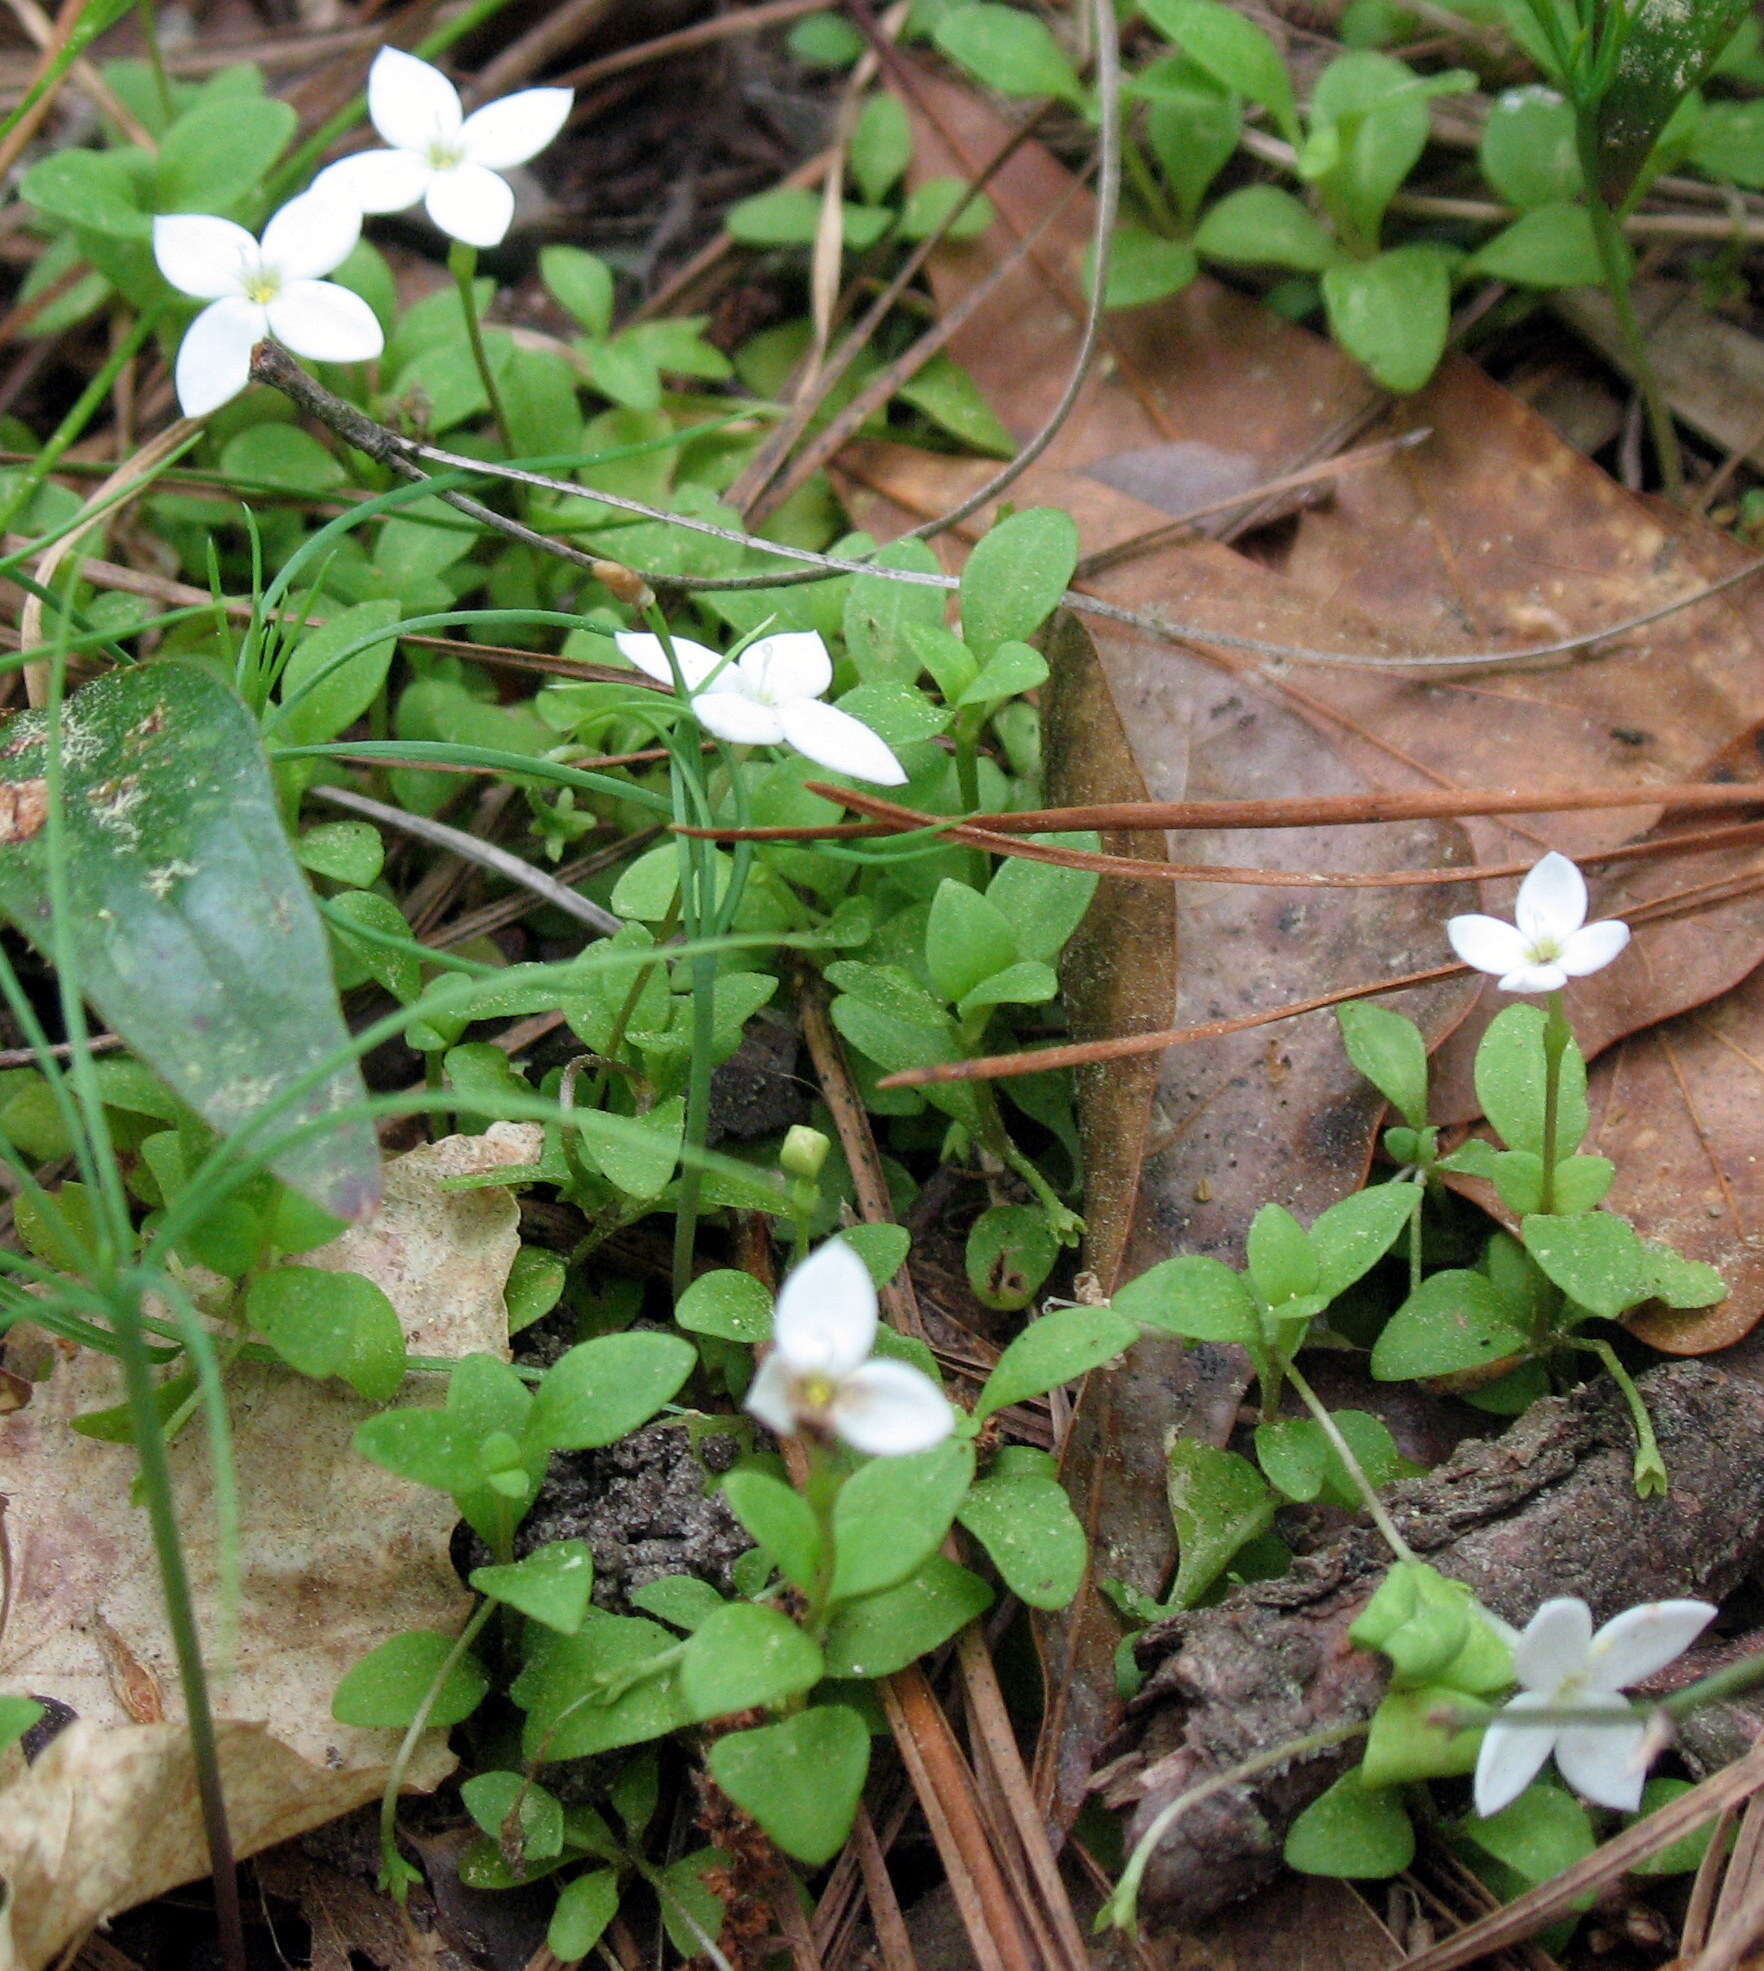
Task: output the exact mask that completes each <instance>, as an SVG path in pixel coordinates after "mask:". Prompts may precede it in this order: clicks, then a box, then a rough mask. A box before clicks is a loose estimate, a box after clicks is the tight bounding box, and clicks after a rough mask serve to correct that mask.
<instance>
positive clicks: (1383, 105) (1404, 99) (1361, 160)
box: [1300, 49, 1472, 245]
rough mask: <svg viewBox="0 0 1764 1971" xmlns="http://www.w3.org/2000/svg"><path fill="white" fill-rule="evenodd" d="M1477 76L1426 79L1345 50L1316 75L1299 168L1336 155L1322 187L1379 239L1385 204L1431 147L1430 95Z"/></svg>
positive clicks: (1381, 58) (1359, 230) (1383, 59)
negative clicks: (1317, 158) (1319, 157)
mask: <svg viewBox="0 0 1764 1971" xmlns="http://www.w3.org/2000/svg"><path fill="white" fill-rule="evenodd" d="M1471 79H1472V78H1470V77H1469V76H1466V75H1462V74H1461V73H1459V72H1457V71H1449V72H1447V73H1445V74H1440V75H1430V76H1428V77H1426V78H1425V80H1423V78H1421V77H1420V76H1417V75H1416V74H1415V72H1414V71H1413V70H1412V69H1408V68H1405V67H1404V66H1403V64H1402V63H1401V62H1399V61H1394V60H1392V58H1391V57H1390V56H1389V55H1380V54H1376V53H1374V52H1373V51H1371V50H1370V49H1359V50H1355V51H1353V52H1350V53H1348V54H1344V55H1338V56H1337V57H1336V59H1335V60H1334V61H1332V62H1330V63H1329V65H1328V66H1327V67H1326V68H1325V69H1324V70H1323V73H1322V74H1321V75H1320V76H1319V77H1318V78H1317V84H1316V87H1315V88H1314V89H1313V90H1312V92H1311V102H1310V107H1309V117H1310V137H1309V140H1308V142H1307V145H1306V148H1305V153H1304V154H1302V155H1301V162H1300V170H1301V172H1303V171H1304V170H1305V168H1306V160H1307V159H1308V158H1310V157H1314V156H1316V155H1318V154H1319V151H1322V152H1323V154H1325V155H1330V154H1332V156H1333V161H1332V162H1331V163H1329V164H1328V165H1327V166H1326V168H1324V169H1323V170H1322V171H1321V172H1320V173H1319V174H1318V176H1319V188H1320V190H1321V191H1322V193H1323V196H1324V199H1325V202H1326V203H1327V204H1329V206H1330V207H1331V209H1332V210H1334V211H1336V212H1338V213H1340V214H1342V215H1343V217H1344V218H1345V220H1346V221H1347V223H1348V224H1350V225H1351V226H1352V228H1353V229H1354V232H1355V234H1356V235H1357V237H1358V238H1360V239H1361V240H1363V241H1365V242H1366V243H1367V244H1368V245H1375V244H1376V243H1377V240H1378V235H1379V229H1380V227H1381V225H1382V223H1383V220H1384V213H1385V208H1386V207H1387V206H1388V205H1389V204H1390V201H1391V199H1392V197H1393V196H1394V194H1395V193H1396V191H1397V189H1398V187H1399V186H1400V185H1401V184H1402V182H1403V180H1404V179H1405V178H1406V177H1407V176H1408V175H1409V172H1410V170H1411V168H1412V167H1413V166H1414V164H1415V161H1416V159H1417V158H1419V157H1420V155H1421V153H1422V151H1423V150H1424V149H1425V148H1426V145H1427V131H1428V112H1427V99H1428V97H1429V96H1432V95H1443V94H1446V93H1448V92H1449V91H1451V90H1453V89H1457V88H1462V87H1464V86H1465V84H1466V83H1468V82H1469V81H1470V80H1471Z"/></svg>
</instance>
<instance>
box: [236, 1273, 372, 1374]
mask: <svg viewBox="0 0 1764 1971" xmlns="http://www.w3.org/2000/svg"><path fill="white" fill-rule="evenodd" d="M245 1314H246V1318H247V1319H248V1320H249V1321H250V1323H251V1325H252V1326H253V1327H254V1328H256V1329H257V1330H258V1331H259V1332H260V1333H261V1334H262V1335H263V1338H264V1339H265V1341H267V1342H268V1343H269V1345H270V1346H271V1347H272V1348H273V1349H274V1350H275V1351H276V1353H277V1354H278V1355H279V1356H281V1358H282V1360H283V1361H284V1362H286V1363H287V1364H288V1365H289V1367H290V1368H295V1369H298V1370H299V1371H300V1373H301V1374H302V1375H305V1376H340V1377H342V1379H343V1380H344V1381H345V1382H346V1383H348V1384H349V1386H350V1387H351V1388H352V1389H354V1390H356V1391H358V1392H359V1393H360V1394H361V1395H363V1396H366V1397H369V1398H371V1399H372V1400H373V1401H375V1402H382V1403H383V1402H384V1401H385V1400H386V1398H387V1397H389V1396H390V1395H392V1393H393V1392H394V1391H395V1390H396V1389H397V1387H398V1385H399V1384H400V1383H401V1382H402V1381H403V1380H404V1369H405V1347H404V1329H403V1327H402V1325H401V1324H400V1322H399V1319H398V1314H397V1311H396V1310H395V1309H394V1307H393V1305H392V1303H391V1301H389V1300H388V1299H387V1298H386V1295H385V1293H384V1291H383V1290H382V1289H381V1288H380V1287H378V1286H376V1285H375V1284H374V1282H373V1281H372V1280H369V1279H365V1278H363V1276H362V1275H361V1274H359V1273H346V1272H343V1271H340V1270H334V1269H332V1268H329V1267H320V1266H277V1267H273V1268H271V1270H270V1271H269V1272H267V1273H259V1274H258V1276H257V1277H256V1279H254V1280H253V1281H252V1282H251V1285H250V1286H249V1287H248V1288H247V1289H246V1293H245Z"/></svg>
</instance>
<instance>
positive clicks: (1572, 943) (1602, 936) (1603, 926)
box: [1558, 917, 1629, 979]
mask: <svg viewBox="0 0 1764 1971" xmlns="http://www.w3.org/2000/svg"><path fill="white" fill-rule="evenodd" d="M1628 942H1629V926H1628V925H1627V924H1625V923H1623V922H1621V921H1620V920H1619V919H1618V918H1615V917H1606V918H1604V919H1603V920H1602V921H1601V922H1599V923H1597V924H1583V925H1582V926H1581V927H1580V929H1579V930H1578V931H1570V932H1569V934H1568V936H1567V937H1566V938H1564V939H1563V940H1562V955H1561V958H1560V959H1559V960H1558V963H1559V964H1560V965H1561V967H1562V970H1563V971H1564V972H1566V973H1567V974H1568V976H1569V977H1570V978H1572V979H1583V978H1585V977H1586V975H1587V973H1588V972H1602V971H1603V970H1604V969H1605V967H1606V966H1607V965H1609V964H1610V962H1611V960H1612V959H1613V958H1615V957H1616V956H1617V954H1618V953H1619V952H1620V951H1621V950H1622V949H1623V947H1624V946H1625V945H1626V944H1628Z"/></svg>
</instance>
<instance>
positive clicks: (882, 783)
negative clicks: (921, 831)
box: [778, 698, 906, 787]
mask: <svg viewBox="0 0 1764 1971" xmlns="http://www.w3.org/2000/svg"><path fill="white" fill-rule="evenodd" d="M778 719H779V722H780V723H781V724H782V726H783V728H784V737H785V738H786V739H787V740H788V741H789V742H790V744H791V745H792V746H794V747H795V748H796V750H797V751H798V752H799V753H804V754H806V755H807V756H808V757H809V758H810V759H811V760H813V761H815V762H816V764H817V765H819V766H824V767H826V768H828V769H829V771H831V772H833V773H849V774H850V775H851V777H852V779H854V780H868V781H870V782H871V783H873V784H874V785H875V786H877V787H898V786H899V785H900V784H901V783H902V781H904V780H905V779H906V769H905V767H903V766H902V765H901V763H900V762H899V760H897V759H896V758H895V757H894V755H893V754H892V753H891V752H890V751H889V750H888V748H887V746H886V745H885V744H884V743H883V742H882V740H881V739H879V738H878V737H877V736H876V734H875V733H874V732H872V731H871V730H870V728H869V727H868V726H867V725H865V724H864V722H863V720H862V719H854V718H853V717H852V715H851V714H850V713H849V712H842V711H841V710H840V709H839V707H838V706H837V705H823V704H822V703H821V701H820V700H819V699H818V698H795V699H790V700H788V701H787V702H786V703H785V704H784V705H782V706H781V707H780V708H779V711H778Z"/></svg>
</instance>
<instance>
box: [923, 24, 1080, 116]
mask: <svg viewBox="0 0 1764 1971" xmlns="http://www.w3.org/2000/svg"><path fill="white" fill-rule="evenodd" d="M932 39H933V40H934V41H935V42H936V43H937V45H938V47H939V48H941V49H942V50H943V52H944V53H945V54H946V55H947V56H948V57H949V58H950V60H951V61H952V62H956V63H958V64H959V65H960V66H961V67H963V68H965V69H966V70H967V71H968V73H969V74H970V75H973V76H976V77H977V78H978V79H979V80H980V81H982V82H984V83H985V84H986V86H987V87H988V88H989V89H997V90H1000V91H1002V92H1003V94H1005V95H1007V96H1055V97H1058V98H1059V99H1060V100H1061V101H1063V102H1068V103H1075V104H1076V105H1077V106H1078V107H1079V108H1081V109H1082V108H1083V107H1084V106H1085V104H1086V103H1087V101H1088V100H1089V99H1088V97H1087V95H1086V93H1085V89H1084V85H1083V84H1082V83H1081V82H1080V81H1079V80H1078V75H1077V71H1076V70H1075V69H1074V68H1073V67H1072V64H1071V62H1070V61H1068V60H1067V58H1066V54H1065V50H1064V49H1062V48H1061V46H1060V44H1059V43H1058V42H1057V41H1056V40H1055V39H1054V38H1053V35H1052V34H1051V33H1050V32H1049V31H1048V28H1047V26H1046V24H1045V23H1044V22H1043V21H1041V20H1039V19H1038V18H1037V17H1036V16H1035V15H1034V14H1026V13H1024V12H1022V11H1021V10H1020V9H1018V8H1016V7H1005V6H996V5H992V4H990V0H975V4H973V5H970V6H957V7H953V8H951V10H950V11H949V12H948V13H946V14H944V15H943V17H942V18H941V19H940V20H939V21H938V23H937V25H936V27H935V28H933V30H932Z"/></svg>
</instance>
